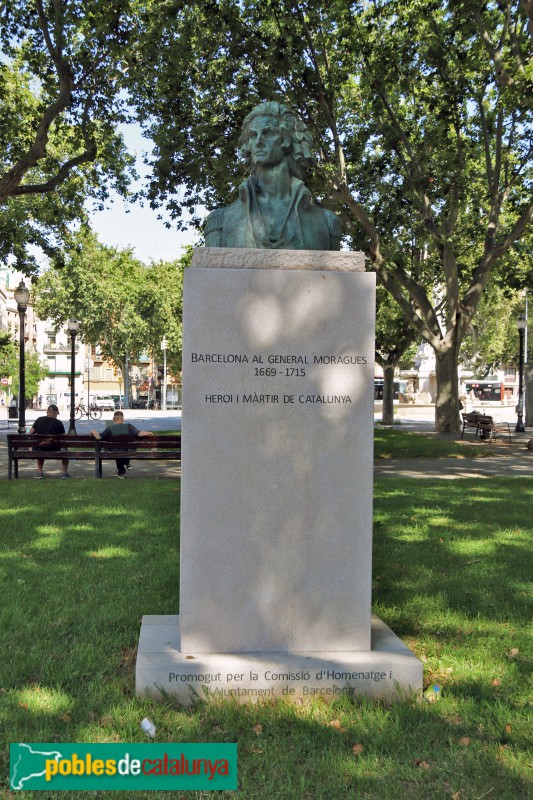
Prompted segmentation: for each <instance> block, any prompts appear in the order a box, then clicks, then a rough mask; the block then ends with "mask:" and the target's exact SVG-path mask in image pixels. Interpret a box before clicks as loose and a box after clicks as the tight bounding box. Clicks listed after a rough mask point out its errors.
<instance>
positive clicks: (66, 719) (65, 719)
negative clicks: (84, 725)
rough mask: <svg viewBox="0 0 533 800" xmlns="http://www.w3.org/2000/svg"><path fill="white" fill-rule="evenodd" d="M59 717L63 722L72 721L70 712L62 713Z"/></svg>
mask: <svg viewBox="0 0 533 800" xmlns="http://www.w3.org/2000/svg"><path fill="white" fill-rule="evenodd" d="M59 719H60V720H61V722H70V714H62V715H61V716H60V717H59Z"/></svg>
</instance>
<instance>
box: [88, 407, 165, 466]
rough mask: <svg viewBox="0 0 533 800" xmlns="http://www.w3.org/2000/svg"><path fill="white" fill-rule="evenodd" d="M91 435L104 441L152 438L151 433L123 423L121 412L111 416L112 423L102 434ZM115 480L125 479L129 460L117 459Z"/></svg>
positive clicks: (94, 433)
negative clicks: (127, 437) (139, 437)
mask: <svg viewBox="0 0 533 800" xmlns="http://www.w3.org/2000/svg"><path fill="white" fill-rule="evenodd" d="M91 435H92V436H94V438H95V439H103V440H104V441H106V440H109V439H112V438H113V437H114V436H153V435H154V434H153V433H152V432H151V431H140V430H139V429H138V428H136V427H135V425H132V424H131V423H129V422H124V414H123V413H122V411H115V413H114V414H113V422H110V423H109V425H108V426H107V428H105V429H104V430H103V431H102V433H98V431H91ZM116 464H117V478H122V479H124V478H125V477H126V470H127V469H130V460H129V458H117V459H116Z"/></svg>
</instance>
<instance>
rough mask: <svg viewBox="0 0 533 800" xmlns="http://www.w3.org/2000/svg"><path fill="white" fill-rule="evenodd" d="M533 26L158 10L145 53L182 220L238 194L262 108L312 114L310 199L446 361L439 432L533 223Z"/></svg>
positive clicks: (246, 6) (137, 78)
mask: <svg viewBox="0 0 533 800" xmlns="http://www.w3.org/2000/svg"><path fill="white" fill-rule="evenodd" d="M531 13H532V9H531V4H526V3H522V2H520V0H507V2H502V3H496V2H486V3H483V4H479V3H477V2H475V0H407V1H406V2H404V3H401V4H400V3H395V2H390V0H374V1H373V2H364V3H363V2H349V3H347V2H344V0H329V2H327V3H324V2H320V1H319V0H306V1H305V2H297V0H292V2H281V0H262V1H261V2H260V3H259V2H256V1H255V0H244V2H240V1H239V0H212V1H211V2H200V1H199V0H196V1H195V0H193V2H189V3H182V2H178V0H176V1H175V2H166V1H165V2H164V1H163V0H150V2H149V3H148V4H147V10H146V14H145V16H144V18H143V19H142V20H141V22H140V33H139V37H138V40H137V43H136V46H135V47H134V48H132V51H131V54H130V55H131V61H130V65H129V73H128V78H129V79H130V80H131V86H130V91H131V92H132V93H133V94H134V95H135V99H136V103H137V107H138V113H139V118H140V119H143V120H145V121H146V131H147V133H148V134H149V135H150V137H151V138H152V139H153V140H154V142H155V145H156V147H155V150H154V158H153V177H152V180H151V183H150V186H149V188H148V191H147V194H148V197H149V199H150V201H151V203H152V204H153V205H164V206H166V207H167V209H169V210H170V212H171V213H172V214H173V215H174V216H175V218H176V219H177V220H179V218H180V215H181V213H182V209H183V207H189V208H190V209H195V208H197V206H198V205H199V204H201V203H204V204H206V205H207V206H208V207H213V206H217V205H222V204H227V203H228V202H229V201H231V200H233V199H235V197H236V196H237V187H238V184H239V182H240V181H241V180H242V178H243V176H244V172H243V166H242V164H240V163H239V162H238V160H237V159H236V157H235V152H236V149H237V147H236V145H237V138H238V135H239V131H240V128H241V124H242V120H243V119H244V116H245V115H246V114H247V113H248V111H249V110H250V108H251V107H252V106H253V105H255V104H257V103H258V102H261V101H264V100H267V99H268V100H270V99H274V100H279V101H280V102H284V103H286V104H287V105H290V106H292V107H294V108H295V109H297V110H298V111H299V113H300V114H301V116H302V117H303V119H304V120H305V122H306V123H307V124H308V126H309V127H310V129H311V130H312V132H313V136H314V140H315V145H316V149H317V156H318V157H317V164H316V168H315V170H314V172H313V173H312V175H311V176H310V178H309V181H308V183H309V185H310V187H311V188H312V189H313V190H314V191H315V193H316V194H317V195H318V196H319V197H320V198H321V199H322V201H323V203H324V205H326V206H328V207H329V208H331V209H332V210H335V211H336V212H337V213H338V214H339V215H340V216H341V218H342V220H343V222H344V225H345V231H346V236H347V241H348V242H349V243H350V245H351V246H353V247H357V248H362V249H364V250H365V252H366V253H367V255H368V257H369V260H370V263H371V265H372V268H373V269H374V270H375V271H376V273H377V275H378V278H379V280H380V281H381V283H382V284H383V285H384V286H385V287H386V289H387V290H388V291H389V292H390V294H391V295H392V296H393V297H394V299H395V300H396V302H397V303H398V305H399V306H400V308H401V309H402V312H403V314H404V316H405V318H406V320H407V321H408V322H409V323H410V324H411V325H412V326H413V327H414V328H415V329H416V330H417V332H418V334H419V335H420V336H421V337H422V338H424V339H425V340H426V341H428V342H429V343H430V344H431V346H432V347H433V348H434V350H435V354H436V359H437V381H438V396H437V404H436V406H437V408H436V421H437V427H438V429H439V430H453V429H455V427H456V425H457V420H458V413H457V409H458V388H457V354H458V351H459V346H460V343H461V341H462V339H463V337H464V335H465V332H466V331H467V330H468V329H469V326H470V323H471V320H472V318H473V316H474V314H475V311H476V309H477V307H478V305H479V302H480V300H481V297H482V294H483V291H484V289H485V288H486V286H487V285H488V283H489V280H490V278H491V273H492V272H493V270H494V267H495V265H496V264H497V263H498V261H499V260H500V259H501V258H503V257H504V256H505V255H506V254H508V253H509V252H510V251H511V250H512V248H513V246H514V244H515V243H516V242H517V241H518V240H519V239H520V237H521V236H522V235H523V234H524V231H526V229H527V226H528V225H529V224H530V221H531V218H532V215H533V202H532V191H531V187H532V161H531V153H532V139H531V136H532V134H531V102H530V101H531V97H532V96H533V92H532V88H533V84H532V73H531V69H532V68H531V62H530V54H531V29H530V28H529V29H528V24H529V26H531V16H530V15H531ZM528 15H529V16H528ZM180 185H185V187H186V190H185V193H184V194H182V193H181V192H178V187H179V186H180Z"/></svg>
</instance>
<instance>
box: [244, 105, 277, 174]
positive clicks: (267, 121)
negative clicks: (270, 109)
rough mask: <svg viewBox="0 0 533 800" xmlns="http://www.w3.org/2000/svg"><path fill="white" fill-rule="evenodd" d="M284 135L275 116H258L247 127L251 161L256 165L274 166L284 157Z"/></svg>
mask: <svg viewBox="0 0 533 800" xmlns="http://www.w3.org/2000/svg"><path fill="white" fill-rule="evenodd" d="M284 141H285V136H284V134H283V133H282V132H281V130H280V128H279V125H278V121H277V120H276V118H275V117H268V116H260V117H256V118H255V119H254V120H252V122H251V123H250V127H249V128H248V146H249V148H250V153H251V157H252V161H253V162H254V164H256V165H257V166H258V167H275V166H277V165H278V164H280V163H281V162H282V161H283V159H284V158H285V152H284V151H283V149H282V144H283V142H284Z"/></svg>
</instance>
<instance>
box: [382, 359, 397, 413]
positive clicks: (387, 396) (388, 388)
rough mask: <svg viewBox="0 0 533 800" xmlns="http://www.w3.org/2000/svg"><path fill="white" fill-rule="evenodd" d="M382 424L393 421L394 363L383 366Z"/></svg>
mask: <svg viewBox="0 0 533 800" xmlns="http://www.w3.org/2000/svg"><path fill="white" fill-rule="evenodd" d="M381 421H382V423H383V425H392V424H393V423H394V365H393V364H387V365H386V366H385V367H383V408H382V411H381Z"/></svg>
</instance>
